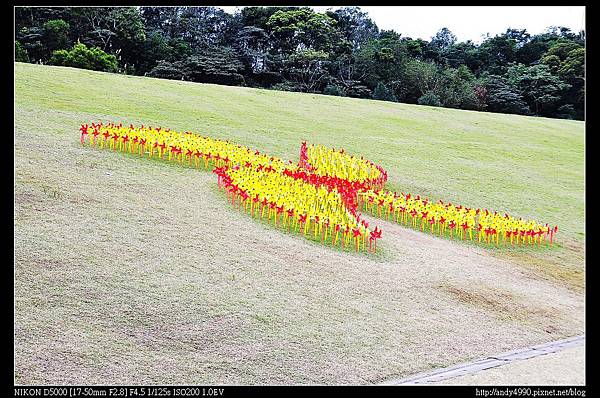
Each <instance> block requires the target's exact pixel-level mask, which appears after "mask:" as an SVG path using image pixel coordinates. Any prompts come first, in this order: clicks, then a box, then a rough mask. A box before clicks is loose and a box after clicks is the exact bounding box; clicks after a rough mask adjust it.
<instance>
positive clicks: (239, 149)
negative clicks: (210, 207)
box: [79, 123, 558, 252]
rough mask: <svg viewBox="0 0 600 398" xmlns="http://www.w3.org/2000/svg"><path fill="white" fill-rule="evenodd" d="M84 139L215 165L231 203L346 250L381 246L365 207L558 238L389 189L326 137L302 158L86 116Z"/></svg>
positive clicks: (437, 225) (466, 231) (488, 240)
mask: <svg viewBox="0 0 600 398" xmlns="http://www.w3.org/2000/svg"><path fill="white" fill-rule="evenodd" d="M79 130H80V133H81V137H80V142H81V144H82V145H85V144H86V141H87V143H88V145H90V146H95V147H98V148H105V149H111V150H113V151H121V152H127V153H131V154H137V155H139V156H147V157H148V158H155V159H156V158H158V159H160V160H165V161H167V162H177V163H179V164H182V165H186V166H188V167H196V168H200V167H203V168H205V169H208V168H210V169H212V170H213V172H214V173H215V174H216V176H217V183H218V186H219V187H220V188H221V189H223V190H224V191H225V192H226V194H227V198H228V200H230V201H231V204H232V205H233V206H234V207H235V208H238V209H240V210H242V211H244V212H246V213H248V214H249V215H250V216H252V217H255V218H259V219H261V220H264V221H266V222H268V223H272V224H273V225H274V226H275V227H277V228H282V229H284V230H286V231H287V232H289V233H298V234H302V235H304V236H305V237H307V238H310V239H313V240H317V241H320V242H321V243H322V244H326V245H330V246H332V247H337V248H339V249H340V250H353V251H356V252H359V251H365V252H366V251H368V252H376V251H377V240H378V239H380V238H381V236H382V230H381V229H380V228H378V227H375V229H373V230H372V229H370V228H369V223H368V222H367V221H366V220H365V219H363V218H362V215H361V213H360V211H364V212H366V213H368V214H370V215H372V216H374V217H378V218H383V219H386V220H392V221H395V222H398V223H401V224H403V225H407V226H411V227H413V228H417V229H419V230H421V231H423V232H428V233H431V234H433V235H435V236H440V237H447V238H450V239H460V240H466V239H468V240H469V241H472V242H475V243H479V244H486V245H500V244H503V245H515V244H516V245H541V244H550V245H552V243H553V238H554V235H555V234H556V233H557V232H558V227H557V226H554V227H550V226H549V225H548V224H544V225H542V224H539V223H537V222H534V221H531V220H523V219H521V218H519V219H516V218H514V217H511V216H509V215H508V214H504V215H503V216H502V215H500V214H498V213H497V212H490V211H488V210H487V209H485V210H481V209H470V208H467V207H464V206H460V205H453V204H452V203H444V202H442V201H441V200H440V201H438V202H435V203H433V202H430V201H429V200H428V199H426V198H421V197H420V196H419V195H417V196H412V195H411V194H404V193H401V194H398V193H396V192H391V191H387V190H385V189H384V187H385V183H386V181H387V172H386V171H385V170H384V169H383V168H382V167H381V166H379V165H377V164H374V163H373V162H372V161H370V160H367V159H364V158H363V157H356V156H353V155H350V154H348V153H346V152H345V151H344V150H343V149H340V150H335V149H330V148H326V147H324V146H322V145H308V144H307V143H306V142H303V143H302V145H301V147H300V159H299V162H298V164H293V162H292V161H288V163H285V162H284V161H283V160H282V159H280V158H277V157H275V156H269V155H267V154H264V153H260V152H259V151H256V150H252V149H250V148H248V147H245V146H242V145H237V144H234V143H231V142H229V141H227V140H225V141H224V140H219V139H214V138H210V137H205V136H201V135H197V134H193V133H191V132H188V131H186V132H183V133H181V132H177V131H171V130H169V129H162V128H160V127H156V128H152V127H150V126H144V125H141V126H140V127H135V126H133V125H129V126H123V124H118V125H116V124H114V123H108V124H103V123H91V124H89V125H88V124H87V123H86V124H83V125H81V128H80V129H79Z"/></svg>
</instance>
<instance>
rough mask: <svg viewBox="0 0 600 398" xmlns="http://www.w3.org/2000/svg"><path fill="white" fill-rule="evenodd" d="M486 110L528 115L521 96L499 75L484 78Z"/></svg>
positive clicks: (528, 111) (526, 106)
mask: <svg viewBox="0 0 600 398" xmlns="http://www.w3.org/2000/svg"><path fill="white" fill-rule="evenodd" d="M484 87H485V91H486V92H485V102H486V104H487V110H489V111H491V112H500V113H516V114H520V115H529V114H530V113H531V111H530V109H529V106H528V105H527V103H526V102H525V101H524V99H523V96H522V95H521V94H520V93H519V92H518V91H517V90H516V89H515V88H513V87H512V86H511V85H510V84H509V83H508V82H507V81H506V79H504V78H503V77H501V76H495V75H491V76H489V77H487V78H486V79H485V80H484Z"/></svg>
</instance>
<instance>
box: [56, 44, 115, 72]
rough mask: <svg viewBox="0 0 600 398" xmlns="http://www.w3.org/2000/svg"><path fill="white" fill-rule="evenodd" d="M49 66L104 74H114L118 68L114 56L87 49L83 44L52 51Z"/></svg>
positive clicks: (93, 48) (98, 49)
mask: <svg viewBox="0 0 600 398" xmlns="http://www.w3.org/2000/svg"><path fill="white" fill-rule="evenodd" d="M50 64H51V65H59V66H71V67H74V68H82V69H91V70H98V71H104V72H116V71H117V68H118V64H117V59H116V57H115V56H114V55H112V54H107V53H106V52H104V51H102V50H101V49H100V48H98V47H92V48H87V46H86V45H85V44H83V43H76V44H75V45H74V46H73V48H71V49H70V50H56V51H54V53H53V54H52V58H50Z"/></svg>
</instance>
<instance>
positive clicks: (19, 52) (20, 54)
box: [15, 41, 29, 62]
mask: <svg viewBox="0 0 600 398" xmlns="http://www.w3.org/2000/svg"><path fill="white" fill-rule="evenodd" d="M15 61H16V62H29V55H28V54H27V50H26V49H25V48H23V46H22V45H21V43H19V42H18V41H15Z"/></svg>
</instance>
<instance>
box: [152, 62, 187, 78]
mask: <svg viewBox="0 0 600 398" xmlns="http://www.w3.org/2000/svg"><path fill="white" fill-rule="evenodd" d="M148 76H150V77H158V78H160V79H171V80H183V71H182V70H181V65H180V64H179V63H177V62H176V63H171V62H167V61H159V62H158V64H157V65H156V66H155V67H154V68H152V70H151V71H150V72H148Z"/></svg>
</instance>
